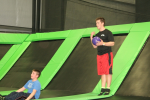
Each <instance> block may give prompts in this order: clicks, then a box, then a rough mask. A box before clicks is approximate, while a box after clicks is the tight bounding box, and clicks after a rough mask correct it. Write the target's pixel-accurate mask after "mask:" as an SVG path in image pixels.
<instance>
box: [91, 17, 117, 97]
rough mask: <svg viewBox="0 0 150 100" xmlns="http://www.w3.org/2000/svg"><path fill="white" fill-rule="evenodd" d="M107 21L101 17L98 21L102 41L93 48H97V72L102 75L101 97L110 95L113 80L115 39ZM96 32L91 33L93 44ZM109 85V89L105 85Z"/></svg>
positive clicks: (98, 34)
mask: <svg viewBox="0 0 150 100" xmlns="http://www.w3.org/2000/svg"><path fill="white" fill-rule="evenodd" d="M104 25H105V19H104V18H102V17H99V18H97V19H96V26H97V29H98V30H99V32H98V33H97V34H96V36H98V37H99V38H100V39H101V42H98V43H97V44H96V45H93V44H92V46H93V47H94V48H97V71H98V75H101V82H102V87H101V92H100V94H99V95H102V94H104V95H108V94H109V93H110V84H111V80H112V68H113V53H112V50H111V46H114V38H113V35H112V32H111V31H109V30H108V29H105V27H104ZM94 34H95V32H92V33H91V36H90V39H91V42H92V39H93V35H94ZM106 83H107V88H105V85H106Z"/></svg>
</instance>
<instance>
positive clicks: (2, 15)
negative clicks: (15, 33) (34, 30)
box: [0, 0, 32, 28]
mask: <svg viewBox="0 0 150 100" xmlns="http://www.w3.org/2000/svg"><path fill="white" fill-rule="evenodd" d="M0 25H7V26H18V27H27V28H31V27H32V0H0Z"/></svg>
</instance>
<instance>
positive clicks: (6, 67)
mask: <svg viewBox="0 0 150 100" xmlns="http://www.w3.org/2000/svg"><path fill="white" fill-rule="evenodd" d="M30 43H31V42H24V43H22V44H21V45H20V46H19V47H18V49H17V50H16V52H15V53H14V54H13V56H11V57H10V59H9V60H8V61H7V63H6V64H5V65H4V66H3V67H2V68H1V70H0V80H1V79H2V78H3V77H4V76H5V74H6V73H7V72H8V71H9V69H10V68H11V67H12V66H13V64H14V63H15V62H16V61H17V60H18V58H19V57H20V56H21V55H22V53H23V52H24V51H25V50H26V48H27V47H28V46H29V45H30Z"/></svg>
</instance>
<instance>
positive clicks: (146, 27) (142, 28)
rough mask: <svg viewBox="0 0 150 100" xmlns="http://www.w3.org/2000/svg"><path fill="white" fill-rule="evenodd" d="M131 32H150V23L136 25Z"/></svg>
mask: <svg viewBox="0 0 150 100" xmlns="http://www.w3.org/2000/svg"><path fill="white" fill-rule="evenodd" d="M130 31H138V32H139V31H150V22H142V23H135V24H134V26H133V27H132V28H131V30H130Z"/></svg>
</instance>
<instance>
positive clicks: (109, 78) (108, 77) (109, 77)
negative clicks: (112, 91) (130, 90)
mask: <svg viewBox="0 0 150 100" xmlns="http://www.w3.org/2000/svg"><path fill="white" fill-rule="evenodd" d="M111 80H112V75H111V74H109V75H106V82H107V88H110V85H111Z"/></svg>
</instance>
